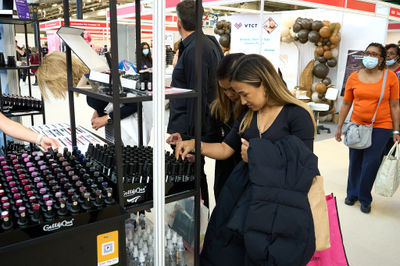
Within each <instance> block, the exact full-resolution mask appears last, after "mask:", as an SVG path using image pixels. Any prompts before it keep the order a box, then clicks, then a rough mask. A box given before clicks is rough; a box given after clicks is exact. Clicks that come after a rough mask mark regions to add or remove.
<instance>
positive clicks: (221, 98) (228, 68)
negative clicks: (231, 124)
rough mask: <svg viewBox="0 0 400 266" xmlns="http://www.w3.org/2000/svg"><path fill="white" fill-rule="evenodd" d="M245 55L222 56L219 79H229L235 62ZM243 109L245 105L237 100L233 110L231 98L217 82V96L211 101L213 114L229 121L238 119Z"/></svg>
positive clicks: (221, 119)
mask: <svg viewBox="0 0 400 266" xmlns="http://www.w3.org/2000/svg"><path fill="white" fill-rule="evenodd" d="M242 56H244V54H243V53H237V54H228V55H226V56H225V57H223V58H222V60H221V62H220V63H219V64H218V68H217V73H216V76H217V81H219V80H223V79H227V78H229V77H230V74H231V72H232V70H233V68H234V66H235V63H236V62H237V61H238V60H239V58H241V57H242ZM242 110H243V106H242V104H241V103H240V100H239V101H236V103H235V106H234V108H233V110H232V105H231V100H230V99H229V98H228V97H227V96H226V95H225V93H224V89H223V88H221V86H220V85H219V82H218V84H217V97H216V98H215V100H214V101H213V102H212V103H211V114H212V115H213V116H214V117H215V118H217V119H219V120H220V121H222V122H224V123H227V122H228V121H229V119H230V118H231V117H232V113H233V118H234V120H236V119H237V118H238V117H239V115H240V113H241V112H242Z"/></svg>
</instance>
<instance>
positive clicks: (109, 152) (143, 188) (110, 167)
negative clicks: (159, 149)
mask: <svg viewBox="0 0 400 266" xmlns="http://www.w3.org/2000/svg"><path fill="white" fill-rule="evenodd" d="M86 157H87V158H89V159H90V160H91V161H93V162H95V163H97V165H98V166H99V168H100V172H101V174H103V175H105V176H107V177H108V178H109V179H111V180H113V181H114V182H115V183H117V173H116V171H115V167H114V166H115V147H114V145H104V146H101V145H99V144H98V145H96V146H95V145H93V144H90V145H89V147H88V150H87V152H86ZM122 160H123V181H122V182H123V190H122V193H123V197H124V204H125V206H127V207H129V206H134V205H135V204H138V203H143V202H146V201H151V200H153V149H152V147H143V146H141V147H137V146H134V147H130V146H126V147H122ZM165 166H166V173H165V177H164V178H159V181H160V182H162V181H163V180H164V181H165V195H167V196H168V195H174V194H177V193H181V192H185V191H190V190H193V189H194V180H195V177H194V174H195V173H194V163H191V162H188V161H187V160H186V159H185V160H182V159H179V160H178V161H177V160H176V159H175V156H174V155H173V154H171V153H170V152H166V153H165ZM154 178H155V177H154Z"/></svg>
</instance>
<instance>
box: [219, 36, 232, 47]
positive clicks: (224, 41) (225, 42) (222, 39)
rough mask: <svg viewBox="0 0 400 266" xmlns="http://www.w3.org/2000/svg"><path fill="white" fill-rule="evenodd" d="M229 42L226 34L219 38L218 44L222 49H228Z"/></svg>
mask: <svg viewBox="0 0 400 266" xmlns="http://www.w3.org/2000/svg"><path fill="white" fill-rule="evenodd" d="M229 42H230V38H229V35H228V34H222V35H221V37H219V43H220V44H221V45H222V46H223V47H229Z"/></svg>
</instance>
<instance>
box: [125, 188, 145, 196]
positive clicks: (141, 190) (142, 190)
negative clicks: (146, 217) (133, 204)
mask: <svg viewBox="0 0 400 266" xmlns="http://www.w3.org/2000/svg"><path fill="white" fill-rule="evenodd" d="M146 187H147V186H144V187H137V188H135V189H130V190H128V191H124V197H125V198H127V197H131V196H135V195H136V194H144V193H146Z"/></svg>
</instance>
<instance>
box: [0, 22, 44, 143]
mask: <svg viewBox="0 0 400 266" xmlns="http://www.w3.org/2000/svg"><path fill="white" fill-rule="evenodd" d="M0 24H9V25H23V26H24V33H25V45H26V47H29V43H28V27H27V25H28V24H34V25H33V26H34V27H37V29H39V21H38V20H21V19H14V18H3V17H0ZM35 39H36V41H37V43H38V45H39V46H38V47H37V49H38V55H39V64H38V65H31V64H30V62H29V60H30V55H31V54H30V52H29V49H27V51H26V66H15V67H7V66H5V67H0V70H6V71H9V70H17V71H19V70H28V71H29V70H30V69H35V68H38V67H39V66H40V64H41V63H42V49H41V47H40V32H39V31H38V34H36V35H35ZM27 77H28V88H29V96H30V97H32V84H31V75H30V73H28V75H27ZM18 84H19V80H18ZM18 91H19V94H21V89H20V88H19V90H18ZM41 100H42V110H41V111H40V112H37V111H34V112H29V113H27V114H20V115H13V114H9V115H7V114H6V116H7V117H22V116H30V117H31V125H32V126H33V125H34V124H35V121H34V115H42V120H43V124H46V115H45V104H44V101H43V97H41ZM0 111H1V112H3V90H2V86H1V80H0ZM6 138H7V136H6V134H5V133H4V132H3V139H4V145H6V141H7V139H6ZM31 148H32V144H31Z"/></svg>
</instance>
